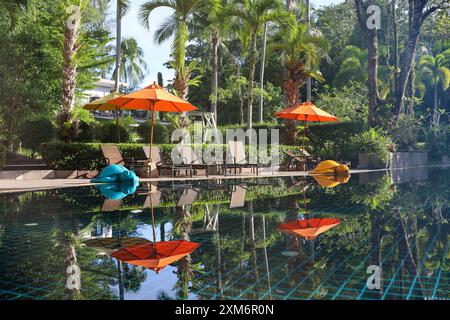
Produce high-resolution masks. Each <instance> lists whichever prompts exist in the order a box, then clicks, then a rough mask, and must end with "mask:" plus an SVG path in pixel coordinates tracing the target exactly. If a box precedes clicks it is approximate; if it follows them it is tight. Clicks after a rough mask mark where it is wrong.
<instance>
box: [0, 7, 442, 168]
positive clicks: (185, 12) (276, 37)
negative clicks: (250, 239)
mask: <svg viewBox="0 0 450 320" xmlns="http://www.w3.org/2000/svg"><path fill="white" fill-rule="evenodd" d="M306 3H309V1H305V2H304V1H293V0H292V1H286V2H284V1H281V0H232V1H224V0H189V1H187V0H183V1H168V0H163V1H153V0H150V1H146V2H145V3H144V4H143V5H142V6H141V7H140V8H139V10H138V12H130V10H129V9H130V2H129V1H109V0H101V1H92V0H84V1H81V2H79V1H66V0H64V1H62V0H61V1H56V2H55V1H52V2H49V1H44V2H42V1H38V0H27V1H26V0H17V1H9V2H7V5H6V3H5V4H3V3H1V4H0V18H1V22H0V41H1V43H2V47H1V48H0V61H1V63H0V80H1V81H0V139H1V140H2V144H3V145H4V146H5V147H6V148H7V149H9V150H10V151H12V150H15V151H17V150H19V149H20V148H21V147H24V148H27V149H30V150H32V152H33V153H34V152H35V151H39V150H40V149H41V148H40V147H39V144H40V143H41V142H47V141H42V139H40V140H41V141H38V140H39V139H36V140H35V141H34V145H30V143H29V142H30V141H25V136H24V134H23V132H22V131H23V130H22V128H25V127H26V124H29V123H31V122H30V121H41V120H42V119H48V120H49V121H50V122H51V123H52V125H53V127H54V131H55V133H56V134H55V138H54V139H58V140H60V141H63V142H65V143H70V142H72V141H78V142H99V141H101V142H115V140H116V137H114V128H113V125H112V124H111V125H107V124H104V123H101V122H98V121H94V120H93V119H92V117H91V116H90V115H88V114H87V113H86V112H82V111H80V110H79V107H80V106H81V104H82V99H81V98H82V93H83V91H84V90H86V89H89V88H92V85H93V82H94V81H95V80H96V79H99V78H110V79H114V80H115V82H116V90H119V89H120V88H119V86H118V84H119V83H120V81H127V82H129V83H130V85H131V87H130V89H129V90H134V89H137V88H139V87H141V86H142V85H145V84H143V83H141V82H142V79H143V78H144V77H145V72H146V69H147V63H146V61H145V60H144V52H143V50H142V48H141V47H140V44H139V43H138V42H137V41H136V40H135V39H133V38H126V37H122V31H123V30H122V28H123V27H125V26H122V25H121V19H122V17H123V16H124V15H125V14H128V15H130V14H133V15H135V16H137V17H139V19H140V21H141V22H142V24H143V25H144V26H146V27H151V29H152V30H154V26H153V25H151V19H149V15H150V14H151V13H152V12H156V11H157V10H158V8H160V7H168V8H170V9H171V10H172V13H173V14H172V15H171V16H169V17H168V19H167V20H166V21H165V22H164V24H163V25H162V26H159V27H158V28H157V29H156V31H155V32H154V35H153V36H154V41H155V42H156V43H162V42H165V41H170V42H172V59H173V60H172V61H168V62H167V64H166V65H165V66H161V68H163V67H167V68H172V69H174V70H175V79H168V80H169V81H168V82H167V83H165V86H166V88H167V89H168V90H170V91H172V92H174V93H175V94H177V95H179V96H180V97H182V98H185V99H188V100H189V101H190V102H191V103H193V104H195V105H196V106H198V107H199V108H200V109H201V110H202V111H208V112H212V113H214V114H216V115H217V122H218V124H219V125H221V126H229V125H241V126H245V127H247V128H252V127H258V123H266V122H270V123H272V124H273V125H274V126H278V127H280V128H282V129H283V130H284V134H283V136H284V137H285V139H284V141H282V142H283V143H284V144H290V145H292V144H297V145H298V144H299V142H300V141H299V140H300V139H302V137H300V136H301V135H298V134H297V132H298V129H301V128H298V127H296V125H294V124H292V123H290V122H289V121H288V122H286V121H281V120H277V119H275V118H274V116H273V113H274V112H276V111H278V110H280V109H282V108H285V107H286V106H291V105H293V104H296V103H300V102H304V101H306V100H308V99H311V100H312V101H313V102H314V103H315V104H316V105H317V106H318V107H319V108H322V109H324V110H325V111H328V112H330V113H332V114H334V115H336V116H338V117H339V118H340V119H341V121H342V122H343V125H342V129H339V130H340V131H341V132H342V134H343V136H344V137H346V138H349V140H347V143H348V144H349V146H348V147H346V148H344V149H345V150H344V149H343V146H341V147H339V148H336V147H335V146H326V145H328V144H329V143H328V142H327V141H324V140H323V139H324V138H321V139H319V140H320V141H319V140H317V139H318V137H319V136H318V135H316V136H315V138H311V139H309V140H308V141H306V143H307V146H308V148H309V149H310V150H311V151H313V152H316V153H317V152H318V153H322V154H325V155H327V156H329V157H333V158H347V159H350V158H353V157H354V153H349V152H350V150H357V149H358V148H359V151H364V150H365V149H370V146H366V145H363V144H364V141H368V139H364V137H365V136H364V135H362V133H363V132H362V131H361V132H360V133H357V134H356V135H362V136H360V137H358V138H355V139H350V138H351V137H352V136H354V135H355V133H354V132H353V131H349V132H346V131H345V129H346V128H349V126H347V125H346V124H345V122H358V123H360V124H361V126H363V131H365V132H366V136H367V135H368V134H369V133H368V132H369V131H368V130H369V128H374V129H375V130H376V132H377V133H378V135H379V136H380V140H379V144H380V148H382V149H383V152H384V153H385V152H387V151H392V150H413V149H417V148H421V149H428V150H431V151H433V157H435V158H436V160H439V159H440V157H441V156H443V155H448V152H449V150H448V148H447V147H446V146H447V145H448V141H449V102H450V95H449V83H450V71H449V70H450V53H449V50H450V42H449V41H448V38H449V31H448V28H447V26H448V24H449V16H448V3H447V2H445V1H444V2H442V1H435V0H413V1H410V2H407V1H404V0H377V1H374V3H375V4H376V5H379V6H380V8H381V28H380V29H379V30H373V29H368V27H367V24H366V13H365V12H366V10H365V9H366V7H367V5H368V3H369V2H368V1H363V0H355V1H345V2H344V3H340V4H336V5H330V6H326V7H320V8H312V19H309V17H308V15H307V12H308V10H307V6H306ZM408 3H409V5H408ZM71 5H76V6H78V9H76V10H74V8H73V7H70V6H71ZM305 6H306V7H305ZM69 9H70V10H69ZM115 12H117V15H113V19H112V20H113V21H114V22H115V23H113V24H111V23H110V20H111V13H115ZM78 13H79V14H80V15H79V19H78ZM367 18H369V17H367ZM309 24H310V27H308V25H309ZM113 40H115V45H112V42H113ZM155 80H156V79H155ZM158 82H159V83H160V84H164V82H163V79H162V76H159V77H158ZM309 84H311V85H309ZM160 117H161V119H164V121H169V122H171V125H170V126H169V127H168V128H167V129H168V130H169V131H170V130H171V129H172V128H173V127H176V126H180V125H182V126H186V125H188V123H189V122H187V121H180V120H179V119H177V118H178V116H175V117H173V116H167V115H160ZM122 125H123V127H122V128H121V136H122V137H123V139H122V142H146V141H147V140H148V137H147V133H146V131H147V128H146V125H142V126H141V127H140V128H139V129H138V130H135V129H134V128H130V122H126V121H125V122H123V121H122ZM338 126H339V125H338ZM350 127H351V126H350ZM39 128H40V129H42V132H40V133H37V136H42V135H44V134H45V133H47V132H48V128H47V127H44V126H39V127H37V128H35V130H40V129H39ZM310 128H311V132H309V133H312V134H314V131H317V130H320V129H317V130H316V129H314V127H313V126H311V127H310ZM157 129H158V130H157V140H158V143H169V141H168V134H167V132H166V130H165V129H163V127H162V126H158V128H157ZM50 136H52V135H50ZM314 139H315V140H314ZM391 140H392V143H391ZM335 143H337V142H335ZM382 144H384V145H382ZM318 145H320V147H319V146H318ZM338 149H339V150H338ZM330 150H331V151H330Z"/></svg>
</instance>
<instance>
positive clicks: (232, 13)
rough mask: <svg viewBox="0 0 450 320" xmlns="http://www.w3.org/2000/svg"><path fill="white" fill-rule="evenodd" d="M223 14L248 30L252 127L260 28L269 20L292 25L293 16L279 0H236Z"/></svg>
mask: <svg viewBox="0 0 450 320" xmlns="http://www.w3.org/2000/svg"><path fill="white" fill-rule="evenodd" d="M225 14H226V15H227V16H229V17H234V18H236V20H237V23H238V24H240V25H241V26H242V28H243V29H245V30H247V31H248V36H249V39H250V41H249V42H250V45H249V47H248V50H249V54H248V67H249V76H248V110H247V112H248V120H247V121H248V124H247V126H248V128H249V129H251V128H252V127H253V89H254V88H253V82H254V78H255V66H256V55H257V50H256V42H257V37H258V34H259V33H260V32H261V28H262V27H263V26H264V25H265V24H266V23H269V22H273V23H278V24H287V25H292V24H293V22H294V19H293V16H292V15H291V14H290V13H289V12H288V11H286V9H284V7H283V5H282V4H281V2H280V1H275V0H236V1H234V2H233V3H231V4H230V6H229V7H228V8H227V9H226V10H225Z"/></svg>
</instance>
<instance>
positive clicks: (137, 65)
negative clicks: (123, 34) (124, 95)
mask: <svg viewBox="0 0 450 320" xmlns="http://www.w3.org/2000/svg"><path fill="white" fill-rule="evenodd" d="M120 47H121V50H120V52H121V54H120V55H121V58H120V67H119V69H117V62H116V69H114V72H113V76H114V78H115V79H117V70H119V79H121V80H122V81H124V82H127V83H129V84H131V86H132V87H134V86H136V85H137V84H139V82H140V81H142V79H143V78H144V76H145V75H144V70H146V69H147V63H146V62H145V60H144V51H143V50H142V48H141V47H139V45H138V43H137V41H136V39H134V38H131V37H130V38H125V39H123V40H122V43H121V45H120Z"/></svg>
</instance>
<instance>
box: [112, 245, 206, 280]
mask: <svg viewBox="0 0 450 320" xmlns="http://www.w3.org/2000/svg"><path fill="white" fill-rule="evenodd" d="M199 246H200V245H199V244H198V243H195V242H189V241H184V240H181V241H164V242H154V243H142V244H138V245H132V246H129V247H126V248H123V249H121V250H118V251H116V252H113V253H112V254H111V256H112V257H114V258H116V259H118V260H120V261H123V262H126V263H129V264H133V265H136V266H142V267H145V268H148V269H151V270H153V271H156V272H159V271H161V270H162V269H164V268H165V267H167V266H168V265H170V264H172V263H174V262H175V261H178V260H180V259H181V258H183V257H185V256H187V255H189V254H191V253H192V252H194V251H195V250H196V249H197V248H198V247H199Z"/></svg>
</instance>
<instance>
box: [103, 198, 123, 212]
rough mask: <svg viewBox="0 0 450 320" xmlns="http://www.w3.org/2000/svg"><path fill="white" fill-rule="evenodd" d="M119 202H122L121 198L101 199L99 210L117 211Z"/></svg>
mask: <svg viewBox="0 0 450 320" xmlns="http://www.w3.org/2000/svg"><path fill="white" fill-rule="evenodd" d="M121 204H122V200H111V199H105V200H104V201H103V205H102V208H101V211H102V212H113V211H118V210H119V208H120V205H121Z"/></svg>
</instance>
